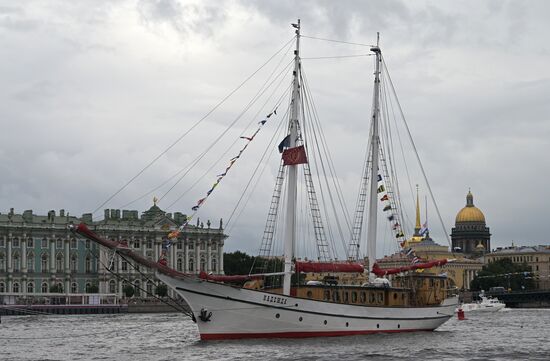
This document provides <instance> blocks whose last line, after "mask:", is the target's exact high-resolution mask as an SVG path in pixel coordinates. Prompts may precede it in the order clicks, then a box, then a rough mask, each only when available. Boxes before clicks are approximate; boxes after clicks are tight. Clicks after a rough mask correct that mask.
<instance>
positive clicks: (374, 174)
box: [367, 41, 382, 282]
mask: <svg viewBox="0 0 550 361" xmlns="http://www.w3.org/2000/svg"><path fill="white" fill-rule="evenodd" d="M370 50H371V51H372V52H373V53H374V54H375V56H376V61H375V70H374V104H373V107H372V139H371V147H372V149H371V152H370V154H371V157H372V159H371V163H370V166H371V169H370V174H371V182H370V191H369V213H368V223H367V255H368V258H369V281H371V282H372V281H374V278H375V274H374V273H372V269H373V266H374V264H375V263H376V231H377V229H376V227H377V216H378V207H377V204H378V196H377V194H378V192H377V187H378V183H377V182H376V179H377V178H378V174H379V172H378V157H379V149H380V136H379V124H378V123H379V118H380V63H381V61H382V56H381V52H380V48H379V47H378V41H377V42H376V46H374V47H372V48H371V49H370Z"/></svg>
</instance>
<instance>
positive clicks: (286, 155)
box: [283, 145, 307, 165]
mask: <svg viewBox="0 0 550 361" xmlns="http://www.w3.org/2000/svg"><path fill="white" fill-rule="evenodd" d="M303 163H307V156H306V150H305V148H304V146H303V145H301V146H299V147H294V148H288V149H285V151H284V152H283V164H284V165H295V164H303Z"/></svg>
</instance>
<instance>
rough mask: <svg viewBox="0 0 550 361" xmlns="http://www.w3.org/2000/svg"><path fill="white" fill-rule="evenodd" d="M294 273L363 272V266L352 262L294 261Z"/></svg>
mask: <svg viewBox="0 0 550 361" xmlns="http://www.w3.org/2000/svg"><path fill="white" fill-rule="evenodd" d="M295 265H296V273H298V272H317V273H318V272H357V273H363V272H364V271H365V267H364V266H363V265H362V264H359V263H352V262H308V261H296V263H295Z"/></svg>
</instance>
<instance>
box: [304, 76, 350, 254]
mask: <svg viewBox="0 0 550 361" xmlns="http://www.w3.org/2000/svg"><path fill="white" fill-rule="evenodd" d="M303 84H304V86H303V88H304V96H303V99H304V101H303V107H304V109H303V111H302V114H303V115H304V138H305V140H307V141H308V143H307V145H309V144H311V147H309V146H308V150H311V155H312V156H313V157H312V158H313V164H314V165H315V167H314V168H315V171H316V175H317V177H316V181H317V184H318V186H319V192H320V194H321V202H322V203H323V209H324V210H325V219H326V225H327V227H326V228H327V232H328V234H329V237H328V242H329V245H330V247H331V251H332V257H330V258H337V254H338V252H337V250H336V245H335V242H334V234H333V231H332V227H331V224H330V222H328V219H329V216H328V209H329V208H328V207H327V202H326V199H325V192H324V191H323V189H325V188H324V185H323V182H322V179H324V180H325V186H326V191H327V192H328V194H329V200H330V201H331V204H332V211H333V214H334V220H335V222H336V224H337V228H338V230H339V231H340V236H341V237H340V239H342V232H341V226H340V222H339V218H338V216H337V212H336V208H335V205H334V199H333V198H332V192H331V191H330V185H329V183H328V176H327V171H326V168H325V163H324V162H323V154H322V150H321V146H322V145H321V144H320V143H321V142H322V140H321V139H320V138H321V136H320V134H319V131H318V130H317V129H320V124H319V123H318V122H316V119H315V117H314V116H313V115H312V111H311V106H310V102H309V101H308V100H309V98H308V95H307V88H308V87H307V83H305V81H304V82H303ZM306 119H310V120H311V121H310V122H308V121H306ZM308 129H309V131H308ZM307 134H311V135H309V136H307V137H305V135H307ZM310 140H311V142H310ZM325 157H326V155H325ZM321 173H322V176H321ZM310 211H311V212H312V214H313V211H312V210H310Z"/></svg>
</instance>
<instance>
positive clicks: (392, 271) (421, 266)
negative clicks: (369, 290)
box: [372, 259, 448, 277]
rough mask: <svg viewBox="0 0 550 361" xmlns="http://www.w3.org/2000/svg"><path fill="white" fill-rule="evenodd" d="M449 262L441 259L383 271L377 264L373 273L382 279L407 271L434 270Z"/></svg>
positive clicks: (373, 268)
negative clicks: (433, 268)
mask: <svg viewBox="0 0 550 361" xmlns="http://www.w3.org/2000/svg"><path fill="white" fill-rule="evenodd" d="M447 262H448V260H446V259H440V260H435V261H430V262H424V263H417V264H412V265H410V266H403V267H398V268H388V269H382V268H380V266H378V263H375V264H374V266H373V267H372V273H374V274H375V275H377V276H378V277H382V276H385V275H393V274H396V273H401V272H406V271H414V270H416V269H426V268H432V267H436V266H443V265H444V264H446V263H447Z"/></svg>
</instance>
